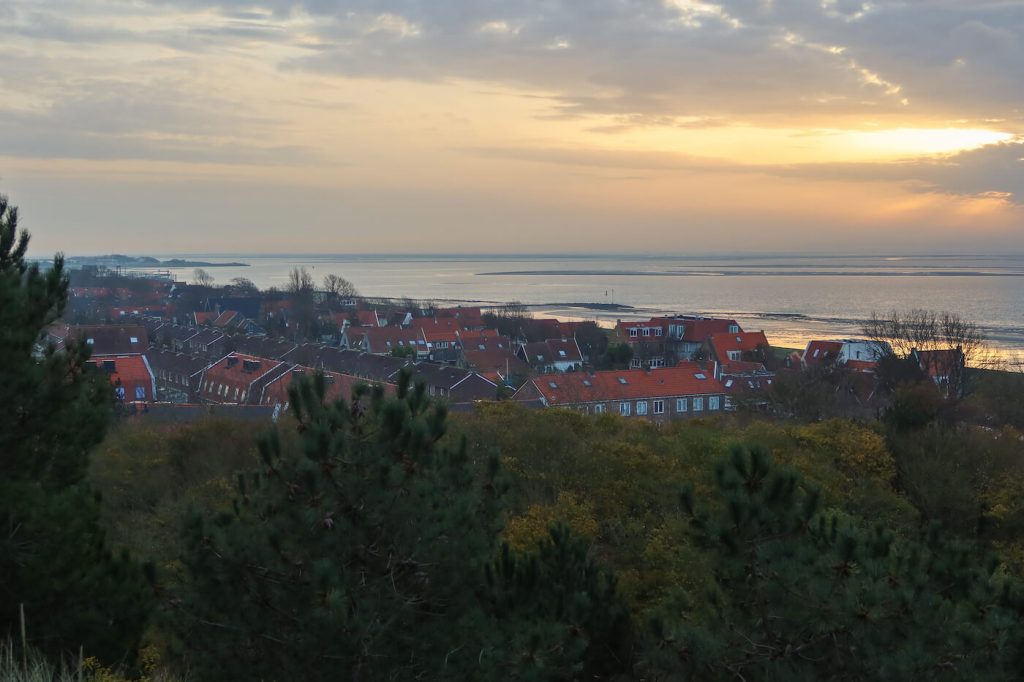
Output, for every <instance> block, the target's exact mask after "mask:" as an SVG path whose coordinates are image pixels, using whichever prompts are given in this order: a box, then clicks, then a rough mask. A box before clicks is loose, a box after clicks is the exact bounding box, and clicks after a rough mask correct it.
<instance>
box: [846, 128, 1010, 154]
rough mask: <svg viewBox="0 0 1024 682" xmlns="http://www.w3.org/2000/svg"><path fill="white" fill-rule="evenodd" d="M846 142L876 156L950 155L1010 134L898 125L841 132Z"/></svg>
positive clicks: (1001, 138) (995, 140)
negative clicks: (885, 128)
mask: <svg viewBox="0 0 1024 682" xmlns="http://www.w3.org/2000/svg"><path fill="white" fill-rule="evenodd" d="M840 137H841V138H842V139H843V141H844V143H845V144H846V145H848V146H850V147H851V148H853V149H856V150H859V151H861V152H862V153H868V154H871V155H877V156H889V157H892V156H927V155H931V154H951V153H954V152H961V151H966V150H968V149H976V148H978V147H984V146H985V145H990V144H997V143H999V142H1005V141H1006V140H1009V139H1010V138H1012V137H1013V135H1012V134H1011V133H1001V132H998V131H995V130H978V129H966V130H965V129H961V128H895V129H893V130H875V131H870V132H844V133H840Z"/></svg>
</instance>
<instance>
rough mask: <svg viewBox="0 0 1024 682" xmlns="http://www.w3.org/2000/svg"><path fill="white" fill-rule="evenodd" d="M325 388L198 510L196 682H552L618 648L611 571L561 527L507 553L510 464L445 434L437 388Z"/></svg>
mask: <svg viewBox="0 0 1024 682" xmlns="http://www.w3.org/2000/svg"><path fill="white" fill-rule="evenodd" d="M325 392H326V383H325V380H324V377H323V376H322V375H316V376H314V377H305V378H303V379H301V380H299V381H297V382H295V383H293V384H292V386H291V387H290V388H289V400H290V405H291V406H292V408H291V409H293V410H294V416H295V420H296V421H297V426H298V434H297V438H295V437H288V436H287V435H282V434H281V433H280V432H279V431H278V430H274V431H271V432H270V433H269V434H268V435H267V436H266V437H265V438H264V439H263V440H262V442H261V444H260V454H261V457H262V460H263V467H262V469H261V471H260V472H258V473H256V474H250V475H243V476H241V477H240V478H239V493H240V499H239V500H238V501H237V502H236V503H235V506H234V511H233V513H228V514H221V515H218V516H213V517H209V516H204V515H202V514H192V515H190V517H189V518H188V519H187V520H186V523H185V527H184V545H185V555H184V557H183V561H184V565H185V568H186V578H185V582H184V585H183V588H182V590H181V594H180V597H179V598H178V599H176V600H175V601H174V602H173V606H174V615H173V619H174V622H175V626H176V627H175V629H176V631H177V634H178V635H179V637H180V639H181V642H182V645H183V648H184V651H183V656H184V660H185V662H186V664H187V665H188V666H189V668H190V670H191V671H192V672H193V673H194V674H195V676H196V677H197V678H198V679H200V680H205V679H280V680H283V679H303V680H336V679H339V678H341V679H353V680H378V679H493V680H502V679H508V678H509V677H516V676H520V677H522V676H526V677H529V678H531V679H545V678H547V677H549V674H548V673H549V672H550V671H569V672H572V671H575V670H578V669H584V668H586V667H587V666H586V661H585V659H587V657H589V656H593V657H594V660H595V661H597V660H599V659H600V657H607V655H608V653H607V652H608V651H609V647H610V646H611V644H612V643H613V642H612V639H613V637H612V635H613V634H615V633H619V632H620V630H619V629H621V628H623V627H624V621H623V618H624V613H625V612H624V610H623V609H622V607H621V604H620V602H619V601H618V597H617V594H616V591H615V583H614V580H612V579H610V577H608V576H606V575H605V574H604V573H603V572H602V571H600V570H599V569H598V568H597V567H596V565H594V564H593V563H592V562H591V561H590V560H589V559H588V557H587V556H586V554H585V551H584V550H583V548H582V547H581V546H580V545H579V544H578V543H576V542H574V541H573V540H572V538H571V537H569V536H567V535H566V534H565V533H564V532H558V533H556V534H555V535H554V536H553V537H552V540H551V542H550V544H542V545H541V547H539V548H538V551H537V553H536V554H534V555H531V557H532V558H531V557H527V556H523V555H519V554H516V553H513V552H510V551H509V550H505V552H504V553H503V554H502V555H501V558H500V559H498V560H497V562H495V561H496V560H495V559H493V557H494V552H495V548H496V544H497V542H496V541H497V537H498V530H499V528H500V518H501V517H500V509H499V498H500V496H501V494H502V492H503V491H504V487H505V486H504V484H503V483H502V478H501V477H500V476H499V474H498V465H497V458H496V456H490V457H487V458H485V459H484V461H483V462H480V463H479V464H475V463H474V460H473V459H472V458H471V457H470V455H469V453H468V451H467V447H466V442H465V439H463V440H462V441H461V442H460V444H459V445H457V446H455V447H450V446H441V445H439V444H438V441H439V440H440V438H441V437H442V435H443V434H444V432H445V430H446V419H445V417H446V411H445V407H444V406H443V405H442V404H440V403H434V402H432V401H431V400H430V399H429V398H428V397H427V395H426V391H425V388H424V386H423V384H422V383H420V384H417V385H416V386H415V387H413V386H411V385H410V382H409V374H408V373H407V372H403V373H402V375H401V378H400V380H399V383H398V391H397V395H396V396H395V397H391V398H389V397H385V395H384V392H383V390H382V389H380V388H379V387H377V388H374V389H369V388H368V387H366V386H360V387H357V388H356V390H355V392H354V393H353V396H352V401H351V402H346V401H344V400H338V401H336V402H334V403H331V404H324V395H325ZM626 623H628V618H627V619H626ZM616 628H619V629H616ZM591 643H593V644H594V646H593V648H591V646H590V645H591ZM588 652H589V653H588Z"/></svg>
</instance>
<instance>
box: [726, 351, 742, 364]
mask: <svg viewBox="0 0 1024 682" xmlns="http://www.w3.org/2000/svg"><path fill="white" fill-rule="evenodd" d="M726 355H728V356H729V359H730V360H733V361H735V360H739V359H740V355H741V353H740V351H738V350H731V351H728V352H727V353H726Z"/></svg>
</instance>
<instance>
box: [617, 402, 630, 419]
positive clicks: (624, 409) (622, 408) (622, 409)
mask: <svg viewBox="0 0 1024 682" xmlns="http://www.w3.org/2000/svg"><path fill="white" fill-rule="evenodd" d="M619 414H621V415H622V416H623V417H628V416H629V403H619Z"/></svg>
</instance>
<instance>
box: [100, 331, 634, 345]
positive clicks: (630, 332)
mask: <svg viewBox="0 0 1024 682" xmlns="http://www.w3.org/2000/svg"><path fill="white" fill-rule="evenodd" d="M629 335H630V336H636V335H637V329H636V327H630V328H629ZM89 343H92V340H90V341H89Z"/></svg>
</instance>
